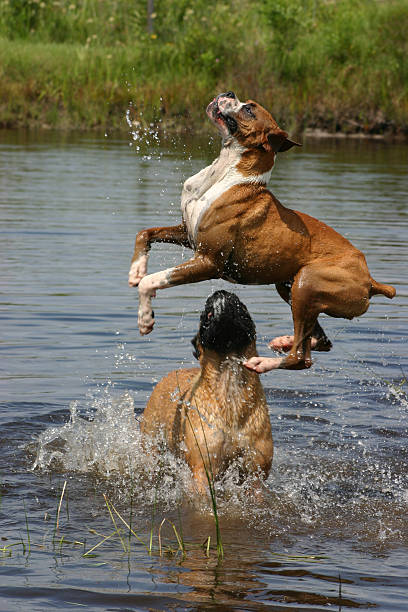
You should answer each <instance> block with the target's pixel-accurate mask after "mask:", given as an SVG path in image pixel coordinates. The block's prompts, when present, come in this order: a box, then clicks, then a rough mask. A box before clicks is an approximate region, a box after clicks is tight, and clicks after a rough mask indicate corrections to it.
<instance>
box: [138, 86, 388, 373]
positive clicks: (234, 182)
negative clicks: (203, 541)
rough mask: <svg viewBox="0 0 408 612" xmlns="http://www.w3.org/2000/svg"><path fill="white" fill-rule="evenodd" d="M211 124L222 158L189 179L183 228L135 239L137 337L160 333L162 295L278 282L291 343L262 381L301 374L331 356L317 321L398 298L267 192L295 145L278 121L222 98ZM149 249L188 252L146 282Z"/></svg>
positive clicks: (332, 234)
mask: <svg viewBox="0 0 408 612" xmlns="http://www.w3.org/2000/svg"><path fill="white" fill-rule="evenodd" d="M207 115H208V116H209V118H210V119H211V121H212V122H213V123H214V124H215V125H216V126H217V128H218V129H219V132H220V134H221V136H222V148H221V153H220V155H219V157H218V158H217V159H216V160H215V161H214V162H213V163H212V164H211V165H210V166H208V167H207V168H204V169H203V170H201V171H200V172H199V173H198V174H196V175H194V176H192V177H191V178H189V179H188V180H187V181H186V182H185V183H184V187H183V191H182V195H181V209H182V216H183V221H182V223H181V224H180V225H178V226H173V227H155V228H151V229H146V230H143V231H141V232H139V233H138V234H137V236H136V242H135V249H134V254H133V259H132V263H131V267H130V272H129V284H130V285H131V286H139V319H138V323H139V330H140V333H141V334H148V333H150V332H151V331H152V329H153V325H154V318H153V311H152V307H151V298H152V297H154V296H155V294H156V290H157V289H165V288H166V287H173V286H176V285H182V284H185V283H196V282H199V281H203V280H208V279H211V278H223V279H226V280H229V281H232V282H236V283H243V284H257V285H263V284H265V285H267V284H272V283H274V284H275V285H276V288H277V290H278V293H279V294H280V296H281V297H282V298H283V299H284V300H285V301H286V302H288V303H289V304H290V306H291V308H292V317H293V326H294V335H293V336H282V337H279V338H275V340H274V341H273V342H272V343H271V344H272V347H273V348H279V349H282V350H284V351H286V352H288V355H287V356H286V357H285V358H267V357H256V358H253V359H251V360H249V361H248V363H247V366H248V367H251V368H254V369H255V370H256V371H257V372H265V371H268V370H271V369H274V368H288V369H303V368H308V367H310V366H311V364H312V360H311V353H310V351H311V349H312V348H313V349H314V350H320V351H328V350H330V348H331V342H330V340H329V339H328V338H327V336H326V335H325V333H324V331H323V329H322V328H321V327H320V325H319V323H318V316H319V315H320V313H326V314H328V315H330V316H332V317H340V318H346V319H352V318H354V317H358V316H360V315H362V314H363V313H365V312H366V310H367V308H368V306H369V300H370V298H371V297H372V296H373V295H377V294H382V295H384V296H386V297H388V298H392V297H394V295H395V289H394V288H393V287H391V286H390V285H384V284H381V283H378V282H377V281H375V280H374V279H373V278H371V276H370V273H369V271H368V268H367V263H366V260H365V257H364V255H363V253H361V251H359V250H358V249H357V248H355V247H354V246H353V245H352V244H351V243H350V242H349V241H348V240H346V238H344V237H343V236H341V235H340V234H338V233H337V232H336V231H335V230H334V229H332V228H331V227H329V226H327V225H326V224H325V223H322V222H321V221H318V220H317V219H314V218H313V217H310V216H309V215H307V214H304V213H301V212H297V211H294V210H291V209H289V208H286V207H284V206H283V205H282V204H281V203H280V202H279V201H278V200H277V199H276V198H275V197H274V195H273V194H272V193H271V192H270V191H269V190H268V189H267V188H266V184H267V182H268V180H269V177H270V174H271V171H272V169H273V166H274V163H275V160H276V156H277V154H278V153H279V154H280V153H282V152H284V151H288V150H289V149H290V148H292V147H293V146H299V145H298V143H296V142H294V141H293V140H290V139H289V138H288V134H287V132H285V131H283V130H282V129H281V128H280V127H279V126H278V124H277V123H276V121H275V120H274V119H273V117H272V115H271V114H270V113H269V112H268V111H267V110H265V109H264V108H263V107H262V106H260V105H259V104H257V103H256V102H253V101H251V100H249V101H247V102H240V101H239V100H238V98H237V97H236V96H235V94H234V93H233V92H228V93H224V94H220V95H218V96H217V97H216V98H214V100H213V101H212V102H211V103H210V104H209V105H208V107H207ZM153 242H170V243H176V244H180V245H183V246H187V247H190V248H191V249H193V250H194V256H193V257H192V259H190V260H189V261H187V262H185V263H182V264H180V265H178V266H175V267H173V268H168V269H167V270H163V271H161V272H157V273H156V274H150V275H146V274H147V259H148V252H149V250H150V247H151V244H152V243H153Z"/></svg>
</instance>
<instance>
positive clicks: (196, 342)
mask: <svg viewBox="0 0 408 612" xmlns="http://www.w3.org/2000/svg"><path fill="white" fill-rule="evenodd" d="M191 344H192V345H193V347H194V350H193V355H194V357H195V358H196V359H197V360H199V359H200V338H199V335H198V334H196V335H195V336H194V338H193V339H192V340H191Z"/></svg>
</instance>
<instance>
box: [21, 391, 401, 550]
mask: <svg viewBox="0 0 408 612" xmlns="http://www.w3.org/2000/svg"><path fill="white" fill-rule="evenodd" d="M384 393H388V391H385V392H384ZM392 401H393V402H395V401H397V400H396V399H395V397H394V395H393V399H392ZM398 401H399V402H401V401H403V402H404V401H406V400H405V398H404V397H402V398H401V397H400V396H398ZM321 427H323V425H321ZM327 427H328V428H330V430H333V429H334V428H335V424H334V423H328V425H327ZM349 433H350V432H349ZM315 442H319V441H318V440H317V441H315V440H310V444H309V445H305V444H303V445H302V446H301V444H300V443H298V445H297V446H294V447H292V448H291V447H290V446H291V445H292V444H293V440H287V442H286V443H285V441H284V440H283V439H280V440H279V439H278V440H277V449H276V451H275V457H274V462H273V468H272V472H271V474H270V476H269V478H268V479H267V481H266V483H265V486H264V487H263V488H262V487H261V488H260V487H259V482H258V479H257V477H256V475H255V476H248V477H246V478H245V479H244V480H242V466H240V465H239V461H237V462H236V463H235V464H233V465H231V466H230V468H229V469H228V470H227V472H226V474H225V475H224V477H223V478H222V479H221V480H220V481H219V482H218V483H217V485H216V491H217V498H218V503H219V514H220V516H221V517H224V518H225V517H228V520H232V519H233V518H234V517H235V518H238V519H239V520H243V521H245V523H246V524H248V525H251V526H253V527H255V529H256V530H258V531H259V530H260V531H261V532H262V533H263V534H265V535H267V534H268V536H269V537H276V536H277V535H279V536H283V535H286V536H287V537H290V538H292V537H294V536H296V535H304V534H316V533H318V532H319V533H320V534H323V535H324V534H325V535H326V536H327V537H328V538H333V537H338V538H344V537H348V538H352V539H354V540H356V541H368V542H376V543H377V544H378V545H385V544H386V543H389V542H408V526H407V524H406V520H405V517H406V511H407V505H408V478H407V470H406V458H404V457H403V458H402V459H398V460H396V457H395V452H393V451H392V449H390V448H389V445H388V446H387V447H386V452H385V451H384V449H383V448H382V442H381V441H380V442H379V444H378V447H373V445H372V444H371V445H368V443H367V446H366V445H365V442H364V440H362V439H360V440H356V439H355V437H353V436H352V435H348V434H347V432H346V430H345V429H344V428H342V427H339V428H338V429H337V432H336V433H334V434H333V435H332V436H331V438H330V439H329V440H328V441H327V443H325V444H324V445H322V444H321V443H320V442H321V441H320V442H319V443H318V444H315ZM33 468H34V469H37V470H46V471H51V472H55V471H57V472H61V471H62V472H79V473H83V474H87V475H88V476H89V477H94V476H97V477H98V478H102V479H104V480H105V482H108V486H109V488H113V489H114V492H115V496H116V499H122V501H123V502H127V500H128V499H129V492H130V491H131V492H132V495H134V496H135V497H136V498H138V500H140V507H141V508H143V509H144V511H147V512H148V511H149V510H148V507H149V505H150V506H151V505H152V504H154V503H156V502H157V503H160V504H161V505H162V507H163V508H166V509H170V510H174V509H175V508H176V507H178V506H179V505H180V503H184V502H186V501H188V504H189V505H190V506H191V505H192V506H193V507H194V509H195V511H199V512H204V513H206V514H209V513H210V503H209V499H205V498H199V497H198V496H197V497H194V496H193V495H192V492H193V491H194V483H193V480H192V477H191V472H190V470H189V468H188V466H187V465H186V463H185V462H184V461H183V460H181V459H180V458H177V457H175V456H174V455H173V454H172V453H170V452H169V451H168V450H166V448H165V445H164V441H163V439H160V438H159V439H156V440H154V441H146V440H143V437H142V435H141V432H140V428H139V424H138V421H137V419H136V418H135V407H134V400H133V397H132V395H131V394H130V393H129V392H127V393H124V394H122V395H118V394H117V392H116V391H115V390H114V389H113V388H112V387H111V386H110V385H106V386H105V387H104V388H103V389H100V390H99V391H98V392H95V393H94V396H93V397H90V398H89V399H88V402H87V404H86V406H85V407H83V408H80V407H79V403H78V402H72V403H71V406H70V418H69V421H68V422H67V423H66V424H65V425H63V426H59V427H50V428H48V429H47V430H46V431H44V432H43V433H42V434H41V435H40V436H39V438H38V441H37V452H36V457H35V461H34V465H33Z"/></svg>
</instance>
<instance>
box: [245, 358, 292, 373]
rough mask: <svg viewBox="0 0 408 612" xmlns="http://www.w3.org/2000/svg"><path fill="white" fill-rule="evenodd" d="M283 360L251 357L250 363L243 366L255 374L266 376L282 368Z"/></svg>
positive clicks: (247, 362)
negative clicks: (271, 371)
mask: <svg viewBox="0 0 408 612" xmlns="http://www.w3.org/2000/svg"><path fill="white" fill-rule="evenodd" d="M282 361H283V359H282V358H281V357H259V356H256V357H251V358H250V359H248V361H244V363H243V365H244V366H245V367H246V368H247V369H248V370H252V371H253V372H257V373H258V374H264V373H265V372H269V371H270V370H276V369H278V368H279V367H280V365H281V363H282Z"/></svg>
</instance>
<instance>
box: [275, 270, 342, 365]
mask: <svg viewBox="0 0 408 612" xmlns="http://www.w3.org/2000/svg"><path fill="white" fill-rule="evenodd" d="M292 284H293V282H292V281H289V282H286V283H277V284H276V285H275V286H276V290H277V292H278V293H279V295H280V296H281V298H282V299H283V300H285V302H287V303H288V304H289V305H290V306H292ZM268 346H269V348H270V349H272V350H274V351H279V352H283V353H287V352H289V351H290V350H291V348H292V346H293V336H290V335H286V336H277V337H276V338H274V339H273V340H271V342H270V343H269V344H268ZM332 346H333V345H332V343H331V342H330V340H329V338H328V337H327V336H326V334H325V332H324V330H323V328H322V327H321V325H320V324H319V322H318V321H316V323H315V325H314V328H313V332H312V337H311V349H312V351H330V349H331V348H332Z"/></svg>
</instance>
